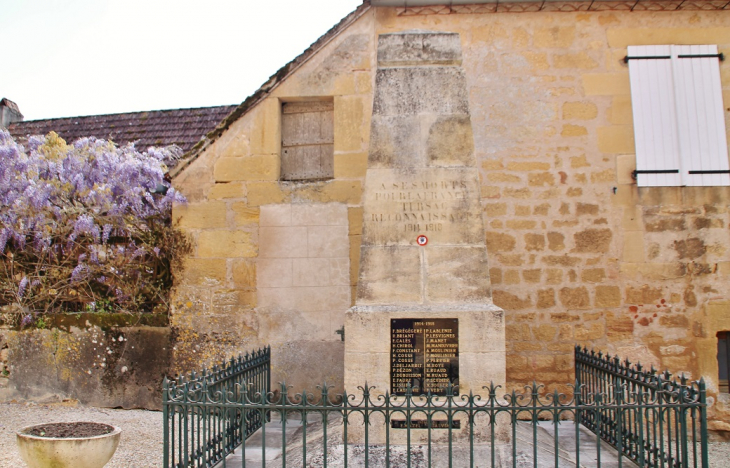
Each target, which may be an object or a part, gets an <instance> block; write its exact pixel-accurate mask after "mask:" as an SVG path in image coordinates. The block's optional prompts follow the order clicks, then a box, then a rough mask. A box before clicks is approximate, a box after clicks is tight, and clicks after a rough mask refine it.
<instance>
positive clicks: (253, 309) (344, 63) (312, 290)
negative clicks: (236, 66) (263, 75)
mask: <svg viewBox="0 0 730 468" xmlns="http://www.w3.org/2000/svg"><path fill="white" fill-rule="evenodd" d="M371 28H372V22H371V18H363V19H362V20H361V21H359V22H357V23H355V24H353V25H352V26H351V27H350V28H349V29H348V34H345V35H342V36H338V37H335V38H333V39H332V41H331V42H330V43H329V44H327V45H326V46H325V47H324V49H323V50H322V51H321V53H320V54H317V55H315V56H314V57H312V58H311V59H310V60H309V61H307V62H306V63H304V64H303V65H302V66H301V67H300V68H299V69H298V71H297V72H296V73H295V74H293V75H291V76H290V77H289V78H288V79H287V80H285V81H283V82H280V83H279V84H278V85H277V87H276V88H274V89H273V90H272V91H271V92H270V94H269V95H268V96H266V97H265V98H264V99H263V100H262V101H261V102H260V103H258V104H257V105H256V106H254V107H253V108H251V109H250V110H249V111H248V112H247V113H246V114H245V115H244V116H243V117H241V118H240V119H239V120H238V121H237V122H235V123H234V124H233V125H232V126H231V128H230V129H229V130H228V131H227V132H226V133H224V134H223V135H222V136H221V137H220V138H219V139H218V140H216V141H215V143H213V144H212V145H211V146H210V147H209V148H208V149H207V150H206V151H205V152H204V153H203V154H202V155H200V157H199V158H197V159H196V160H195V161H194V162H193V163H192V164H191V165H190V166H189V167H187V168H186V170H185V171H184V172H183V173H181V174H180V175H179V176H177V177H176V179H175V181H174V184H175V186H176V187H177V188H178V189H179V190H181V191H182V192H183V193H184V194H185V195H186V196H187V197H188V199H189V201H190V203H189V204H188V205H187V206H179V207H176V208H175V211H174V217H175V218H176V219H179V222H180V225H181V226H182V227H183V228H184V229H186V230H187V231H188V232H189V233H190V235H191V236H192V238H193V241H194V244H195V249H194V252H193V254H192V255H191V257H190V258H189V259H188V262H187V264H186V268H185V271H184V272H183V273H182V275H181V276H180V278H177V280H178V281H177V283H176V295H175V300H174V303H173V310H174V312H173V319H172V324H173V326H175V328H176V330H177V331H178V344H177V347H176V350H175V362H174V369H175V370H177V371H178V372H181V373H182V372H187V371H189V370H193V369H196V368H199V367H201V366H203V365H211V364H213V363H215V362H219V361H221V360H222V359H225V358H226V357H228V356H230V355H231V354H235V353H239V352H246V351H247V350H250V349H253V348H257V347H260V346H265V345H269V344H270V345H272V356H273V363H272V365H273V368H272V372H273V376H272V378H273V380H274V381H275V382H278V381H283V380H286V382H287V383H288V384H291V385H293V386H294V389H295V390H296V391H300V390H302V389H303V388H307V389H310V390H312V389H314V388H315V385H320V384H322V383H323V381H324V380H327V382H328V383H329V384H333V385H335V390H336V391H342V370H343V368H342V361H343V349H344V343H343V341H342V338H341V334H338V333H336V332H337V331H338V330H340V329H341V328H342V326H343V323H344V313H345V310H347V308H349V307H350V305H351V303H352V298H354V293H353V291H354V288H355V286H356V283H357V272H358V265H359V249H360V239H361V237H360V236H361V230H362V208H361V206H360V204H361V197H362V186H363V180H364V176H365V170H366V168H367V147H366V145H367V141H368V139H369V125H367V124H365V122H369V120H368V119H369V116H370V113H371V110H370V109H371V107H372V96H371V94H370V93H371V92H372V82H371V76H370V67H371V61H372V60H373V55H374V49H373V46H372V43H371V37H370V36H371V33H370V30H371ZM318 99H328V100H329V99H331V100H332V101H333V103H334V145H333V146H334V161H333V166H334V178H332V179H329V180H313V181H305V182H285V181H280V180H279V179H280V171H281V166H280V161H281V106H282V103H284V102H290V101H301V100H318Z"/></svg>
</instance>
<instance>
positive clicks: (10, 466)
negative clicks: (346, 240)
mask: <svg viewBox="0 0 730 468" xmlns="http://www.w3.org/2000/svg"><path fill="white" fill-rule="evenodd" d="M67 421H94V422H102V423H107V424H112V425H115V426H119V427H121V428H122V437H121V441H120V442H119V448H118V449H117V452H116V453H115V454H114V457H113V458H112V459H111V461H110V462H109V463H108V464H107V465H106V468H151V467H155V468H157V467H160V466H162V413H161V412H159V411H144V410H122V409H109V408H90V407H84V406H81V405H78V404H76V403H56V404H36V403H0V468H20V467H24V466H26V465H25V464H24V463H23V461H22V460H21V458H20V454H19V453H18V449H17V446H16V445H15V431H17V430H18V429H20V428H22V427H25V426H30V425H33V424H40V423H43V422H67ZM709 449H710V450H709V451H710V468H726V467H727V466H729V462H728V460H730V442H719V441H713V442H710V443H709Z"/></svg>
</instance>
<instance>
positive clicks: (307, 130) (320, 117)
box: [281, 101, 334, 181]
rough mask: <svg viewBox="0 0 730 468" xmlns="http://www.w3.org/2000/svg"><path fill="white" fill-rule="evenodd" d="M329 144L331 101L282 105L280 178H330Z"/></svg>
mask: <svg viewBox="0 0 730 468" xmlns="http://www.w3.org/2000/svg"><path fill="white" fill-rule="evenodd" d="M333 143H334V105H333V102H332V101H304V102H285V103H283V104H282V107H281V178H282V180H292V181H297V180H299V181H301V180H321V179H331V178H332V177H334V145H333Z"/></svg>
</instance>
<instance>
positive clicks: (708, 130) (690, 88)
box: [672, 45, 730, 186]
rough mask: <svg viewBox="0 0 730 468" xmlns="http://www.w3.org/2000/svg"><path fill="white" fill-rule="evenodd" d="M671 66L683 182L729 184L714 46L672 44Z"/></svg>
mask: <svg viewBox="0 0 730 468" xmlns="http://www.w3.org/2000/svg"><path fill="white" fill-rule="evenodd" d="M698 55H705V56H707V57H697V56H698ZM672 68H673V73H674V79H675V83H676V86H675V97H676V105H677V121H678V126H679V128H680V132H679V145H680V154H681V155H682V166H683V168H684V169H685V171H684V172H683V174H682V181H683V185H704V186H724V185H730V174H728V173H724V174H723V173H717V171H727V170H728V169H730V165H728V153H727V134H726V132H725V115H724V113H723V105H722V87H721V85H720V61H719V60H718V58H717V46H714V45H692V46H672ZM708 171H709V172H710V173H708ZM712 172H715V173H712Z"/></svg>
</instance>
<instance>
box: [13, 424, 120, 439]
mask: <svg viewBox="0 0 730 468" xmlns="http://www.w3.org/2000/svg"><path fill="white" fill-rule="evenodd" d="M112 431H114V427H113V426H110V425H108V424H100V423H93V422H69V423H52V424H42V425H38V426H34V427H33V428H32V429H31V430H30V431H28V432H27V433H28V434H30V435H32V436H36V437H57V438H60V439H71V438H74V437H94V436H100V435H104V434H109V433H110V432H112Z"/></svg>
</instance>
